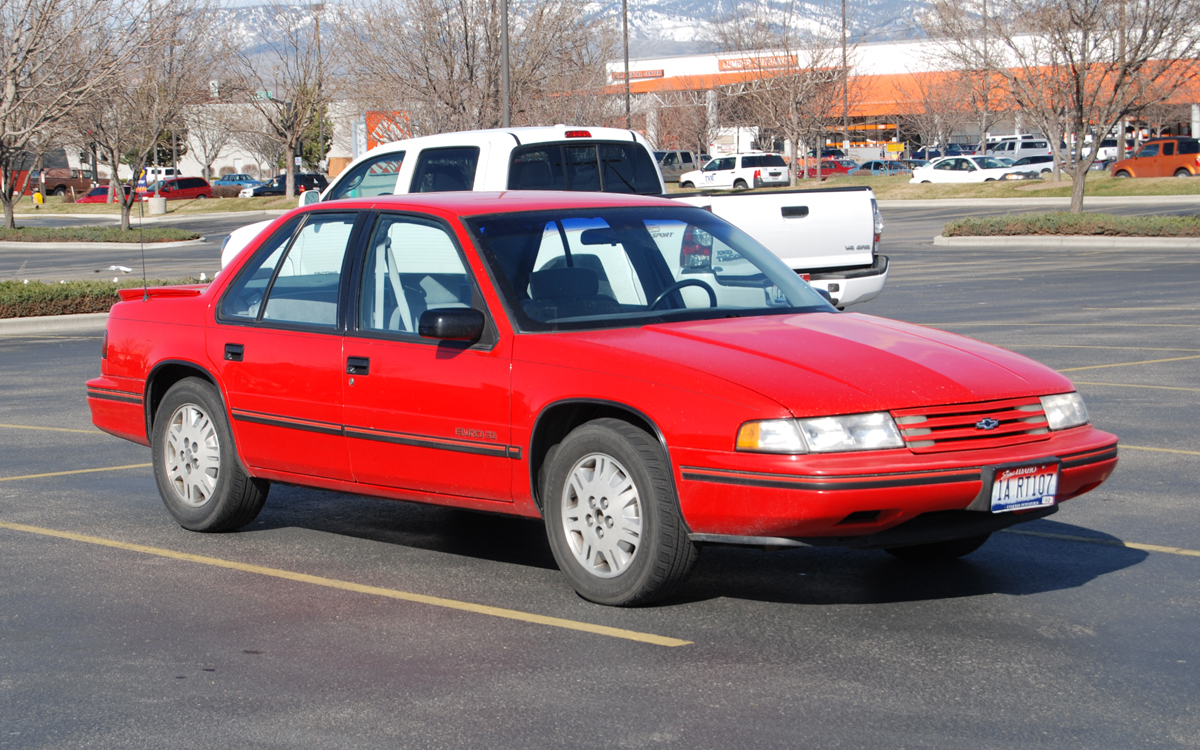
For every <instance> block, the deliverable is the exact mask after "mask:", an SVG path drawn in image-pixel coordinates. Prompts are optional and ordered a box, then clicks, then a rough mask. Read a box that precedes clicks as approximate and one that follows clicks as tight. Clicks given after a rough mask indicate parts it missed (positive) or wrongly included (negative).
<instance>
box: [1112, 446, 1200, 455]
mask: <svg viewBox="0 0 1200 750" xmlns="http://www.w3.org/2000/svg"><path fill="white" fill-rule="evenodd" d="M1121 450H1131V451H1154V452H1155V453H1182V454H1183V455H1185V456H1200V451H1181V450H1178V449H1176V448H1150V447H1148V446H1145V445H1125V444H1124V443H1121Z"/></svg>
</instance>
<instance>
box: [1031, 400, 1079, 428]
mask: <svg viewBox="0 0 1200 750" xmlns="http://www.w3.org/2000/svg"><path fill="white" fill-rule="evenodd" d="M1041 401H1042V410H1043V411H1045V412H1046V422H1047V423H1048V424H1049V425H1050V429H1052V430H1065V429H1067V428H1068V427H1078V426H1079V425H1081V424H1087V423H1088V413H1087V407H1086V406H1084V405H1083V396H1080V395H1079V394H1078V393H1059V394H1057V395H1054V396H1042V398H1041Z"/></svg>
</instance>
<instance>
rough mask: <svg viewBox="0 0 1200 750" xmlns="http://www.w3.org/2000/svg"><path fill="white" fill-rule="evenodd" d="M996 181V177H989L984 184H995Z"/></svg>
mask: <svg viewBox="0 0 1200 750" xmlns="http://www.w3.org/2000/svg"><path fill="white" fill-rule="evenodd" d="M995 181H996V178H995V177H989V178H987V179H986V180H984V182H995Z"/></svg>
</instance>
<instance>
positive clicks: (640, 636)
mask: <svg viewBox="0 0 1200 750" xmlns="http://www.w3.org/2000/svg"><path fill="white" fill-rule="evenodd" d="M0 529H9V530H11V531H24V532H27V533H30V534H40V535H42V536H51V537H58V538H59V539H70V540H71V541H75V542H85V543H87V544H96V545H100V546H102V547H113V548H116V549H123V550H128V551H130V552H141V553H143V554H146V555H157V556H158V557H167V558H170V559H172V560H184V561H187V562H194V563H200V564H201V565H211V566H213V567H217V568H228V569H230V570H240V571H242V572H244V573H256V574H258V575H264V576H270V577H272V578H282V579H284V580H288V581H296V582H298V583H309V584H313V585H314V586H325V587H326V588H331V589H341V590H343V591H353V592H356V593H359V594H370V595H372V596H383V597H387V598H389V599H400V600H402V601H407V602H416V603H418V604H428V605H431V606H434V607H444V608H446V609H456V610H459V611H461V612H473V613H475V614H479V615H489V616H491V617H501V618H504V619H506V620H517V621H520V622H528V623H533V624H535V625H547V626H550V627H555V628H565V629H567V630H578V631H581V632H584V633H592V634H595V635H605V636H609V637H610V638H622V639H625V640H628V641H639V642H641V643H649V644H652V645H655V646H687V645H690V644H691V643H692V642H691V641H683V640H680V639H678V638H668V637H666V636H661V635H653V634H651V633H639V632H637V631H635V630H624V629H622V628H610V627H608V626H606V625H593V624H592V623H589V622H578V621H576V620H566V619H563V618H561V617H547V616H545V615H535V614H532V613H530V612H521V611H520V610H515V609H504V608H501V607H489V606H487V605H486V604H474V603H472V602H463V601H458V600H456V599H443V598H442V597H438V596H426V595H424V594H413V593H410V592H408V591H397V590H396V589H385V588H381V587H379V586H364V585H363V584H360V583H351V582H350V581H340V580H337V579H336V578H323V577H321V576H312V575H308V574H306V573H296V572H293V571H290V570H280V569H279V568H267V567H263V566H261V565H247V564H246V563H239V562H234V561H232V560H223V559H221V558H219V557H204V556H202V555H192V554H188V553H186V552H176V551H175V550H169V549H162V548H161V547H147V546H145V545H142V544H130V543H128V542H118V541H114V540H112V539H104V538H102V537H96V536H85V535H83V534H73V533H71V532H68V531H57V530H55V529H46V528H42V527H40V526H26V525H25V524H19V523H5V522H3V521H0Z"/></svg>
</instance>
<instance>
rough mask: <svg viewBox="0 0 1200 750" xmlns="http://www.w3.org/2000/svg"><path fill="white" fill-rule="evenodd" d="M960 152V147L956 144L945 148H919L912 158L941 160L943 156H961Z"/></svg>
mask: <svg viewBox="0 0 1200 750" xmlns="http://www.w3.org/2000/svg"><path fill="white" fill-rule="evenodd" d="M962 152H963V151H962V147H960V146H959V145H958V144H956V143H951V144H949V145H947V146H946V147H945V148H939V147H937V146H929V147H922V148H919V149H917V150H916V151H914V152H913V156H914V157H915V158H917V159H926V160H932V159H938V158H941V157H943V156H961V155H962Z"/></svg>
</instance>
